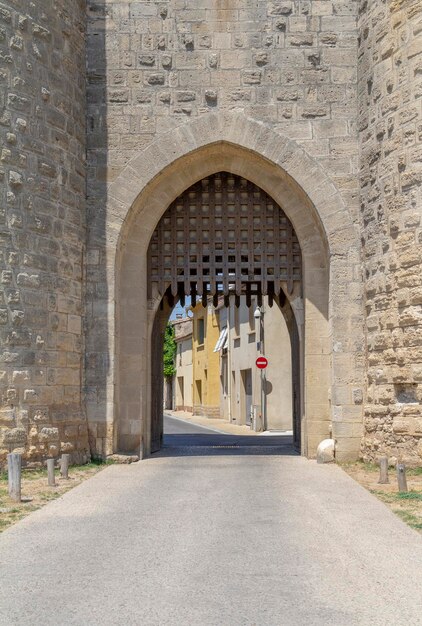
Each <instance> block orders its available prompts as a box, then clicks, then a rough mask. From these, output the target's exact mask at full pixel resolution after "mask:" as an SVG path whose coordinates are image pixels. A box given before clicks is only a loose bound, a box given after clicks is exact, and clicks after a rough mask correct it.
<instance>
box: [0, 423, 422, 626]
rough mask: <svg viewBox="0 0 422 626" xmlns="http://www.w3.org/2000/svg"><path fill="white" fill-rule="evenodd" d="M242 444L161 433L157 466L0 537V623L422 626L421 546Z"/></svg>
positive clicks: (360, 499)
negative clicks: (160, 447)
mask: <svg viewBox="0 0 422 626" xmlns="http://www.w3.org/2000/svg"><path fill="white" fill-rule="evenodd" d="M195 438H196V439H195ZM248 439H249V438H248V437H245V438H241V437H238V438H236V437H234V436H232V435H226V434H219V433H217V432H214V431H213V430H208V429H205V428H203V427H199V426H194V425H191V424H188V425H186V424H184V423H183V422H181V421H179V420H174V419H167V420H166V435H165V442H164V443H165V445H164V448H163V450H162V451H161V452H160V453H158V454H156V455H153V456H152V457H151V458H149V459H147V460H145V461H142V462H139V463H136V464H133V465H126V466H123V465H120V466H118V465H114V466H110V467H108V468H107V469H105V470H104V471H102V472H100V473H99V474H97V475H95V476H94V477H93V478H92V479H90V480H89V481H87V482H85V483H83V484H82V485H80V486H79V487H76V488H75V489H74V490H71V491H70V492H68V493H66V494H65V495H64V496H63V497H61V498H60V499H59V500H56V501H54V502H51V503H49V504H48V505H47V506H46V507H45V508H43V509H41V510H39V511H37V512H35V513H34V514H32V515H30V516H29V517H27V518H25V519H24V520H23V521H21V522H20V523H18V524H17V525H15V526H14V527H12V528H10V529H9V530H7V531H6V532H4V533H3V535H1V537H0V554H1V580H2V583H1V585H2V594H1V601H0V604H1V608H0V623H1V624H4V625H7V626H12V625H29V624H31V625H34V624H43V625H45V626H48V625H53V624H54V625H56V624H65V625H67V624H69V625H70V624H72V625H77V626H82V625H84V624H93V625H95V624H101V625H107V626H108V625H110V626H111V625H116V624H117V625H119V624H122V625H123V624H124V625H125V626H126V625H129V624H130V625H145V626H150V625H151V626H152V625H154V626H155V625H157V626H161V625H171V626H184V625H195V626H205V625H206V626H208V625H209V626H211V625H213V626H214V625H215V626H217V625H221V626H238V625H239V626H240V625H242V626H243V625H244V626H261V625H262V626H267V625H268V626H280V625H282V626H284V625H286V626H300V625H304V626H305V625H311V626H318V625H324V626H325V625H327V624H333V625H335V626H348V625H356V626H357V625H359V626H369V625H371V626H376V625H379V626H381V625H382V626H384V625H385V624H394V626H402V625H403V626H405V625H406V626H412V625H417V624H422V569H421V563H422V540H421V539H420V537H418V536H417V535H416V533H415V532H414V531H412V530H411V529H409V528H408V527H406V526H405V525H404V524H403V523H402V522H401V521H400V520H399V519H397V518H396V517H395V516H394V515H393V514H392V513H391V512H390V511H389V510H388V509H387V508H385V507H384V505H383V504H381V503H380V502H379V501H377V500H376V499H375V498H373V497H372V496H371V495H370V494H369V493H367V492H366V491H365V490H364V489H362V488H361V487H360V486H359V485H357V484H356V483H355V482H354V481H353V480H352V479H351V478H349V477H348V476H347V475H346V474H345V473H344V472H343V471H342V470H341V469H340V468H338V467H336V466H333V465H317V464H316V463H315V462H314V461H308V460H306V459H304V458H302V457H300V456H298V455H296V454H294V453H293V452H292V449H291V447H290V442H286V441H284V443H283V441H280V438H278V437H277V438H274V440H272V438H271V437H268V436H267V437H265V436H263V437H255V438H253V439H254V441H253V444H251V443H248ZM182 444H184V445H182Z"/></svg>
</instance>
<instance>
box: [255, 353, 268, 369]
mask: <svg viewBox="0 0 422 626" xmlns="http://www.w3.org/2000/svg"><path fill="white" fill-rule="evenodd" d="M255 365H256V366H257V367H258V368H259V369H260V370H265V368H266V367H267V365H268V359H266V358H265V356H259V357H258V358H257V360H256V361H255Z"/></svg>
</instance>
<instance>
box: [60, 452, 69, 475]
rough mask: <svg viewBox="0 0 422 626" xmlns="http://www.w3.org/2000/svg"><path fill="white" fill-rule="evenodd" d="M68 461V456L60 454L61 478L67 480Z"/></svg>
mask: <svg viewBox="0 0 422 626" xmlns="http://www.w3.org/2000/svg"><path fill="white" fill-rule="evenodd" d="M69 461H70V454H62V458H61V459H60V474H61V477H62V478H65V479H68V478H69Z"/></svg>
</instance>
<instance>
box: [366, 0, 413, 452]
mask: <svg viewBox="0 0 422 626" xmlns="http://www.w3.org/2000/svg"><path fill="white" fill-rule="evenodd" d="M359 105H360V108H359V120H358V125H359V133H360V138H361V229H362V230H361V233H362V249H363V252H364V267H365V284H366V314H367V317H366V320H367V337H368V344H367V345H368V396H367V402H366V406H365V435H364V438H363V441H362V454H363V457H364V458H365V459H368V460H372V459H374V458H376V456H377V455H379V454H384V453H388V454H389V455H390V457H391V460H392V461H394V459H395V458H396V459H398V458H406V459H407V460H408V461H411V462H412V461H413V463H418V462H419V463H420V460H421V457H422V412H421V401H422V306H421V305H422V256H421V250H422V230H421V217H422V143H421V140H422V4H421V2H420V1H419V0H409V1H406V0H391V1H389V2H368V3H366V2H362V3H361V14H360V40H359Z"/></svg>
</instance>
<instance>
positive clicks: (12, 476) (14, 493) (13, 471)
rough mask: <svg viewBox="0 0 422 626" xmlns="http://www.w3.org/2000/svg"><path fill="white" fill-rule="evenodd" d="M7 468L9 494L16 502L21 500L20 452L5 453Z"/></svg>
mask: <svg viewBox="0 0 422 626" xmlns="http://www.w3.org/2000/svg"><path fill="white" fill-rule="evenodd" d="M7 470H8V481H9V496H10V497H11V498H12V500H15V501H16V502H20V501H21V477H22V456H21V455H20V454H13V453H11V454H8V455H7Z"/></svg>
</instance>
